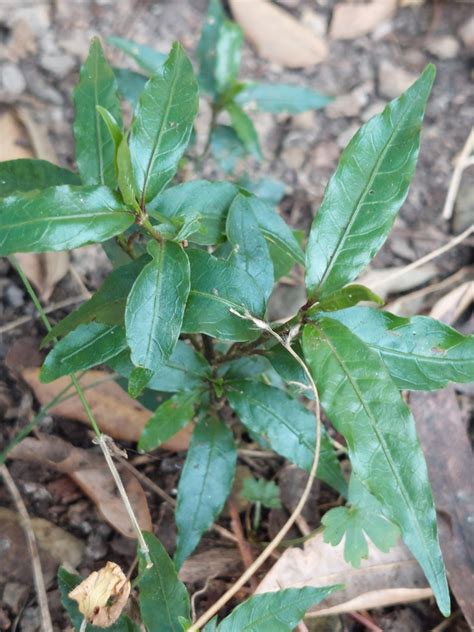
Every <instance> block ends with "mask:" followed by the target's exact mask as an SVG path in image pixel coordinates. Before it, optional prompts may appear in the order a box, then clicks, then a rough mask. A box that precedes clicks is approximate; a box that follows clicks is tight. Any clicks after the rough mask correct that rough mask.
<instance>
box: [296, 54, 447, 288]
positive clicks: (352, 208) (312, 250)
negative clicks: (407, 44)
mask: <svg viewBox="0 0 474 632" xmlns="http://www.w3.org/2000/svg"><path fill="white" fill-rule="evenodd" d="M434 76H435V68H434V66H433V65H429V66H427V67H426V69H425V71H424V72H423V73H422V75H421V76H420V78H419V79H418V80H417V81H416V82H415V83H414V84H413V85H412V86H411V88H409V89H408V90H407V91H406V92H405V93H404V94H402V96H401V97H399V98H398V99H395V100H394V101H391V102H390V103H389V104H388V105H387V107H386V108H385V110H384V111H383V113H382V114H380V115H378V116H374V117H373V118H372V119H370V121H369V122H368V123H366V124H365V125H363V126H362V127H361V128H360V130H359V131H358V132H357V133H356V135H355V136H354V137H353V138H352V140H351V141H350V143H349V145H348V146H347V147H346V149H345V150H344V152H343V154H342V156H341V159H340V161H339V166H338V168H337V170H336V173H335V174H334V175H333V177H332V178H331V180H330V182H329V184H328V187H327V189H326V193H325V195H324V199H323V202H322V205H321V208H320V209H319V211H318V212H317V214H316V217H315V219H314V221H313V225H312V227H311V233H310V236H309V242H308V248H307V251H306V285H307V287H308V291H309V292H310V294H311V295H312V296H317V295H318V296H326V295H327V294H330V293H331V292H333V291H334V290H337V289H339V288H340V287H342V286H343V285H345V284H346V283H349V282H350V281H352V280H353V279H355V278H356V277H357V275H358V274H359V272H360V271H361V270H362V269H363V268H364V267H365V266H366V265H367V264H368V263H369V261H370V260H371V259H372V258H373V257H374V255H375V253H376V252H377V251H378V250H379V248H380V247H381V246H382V244H383V243H384V241H385V239H386V238H387V235H388V233H389V232H390V229H391V227H392V224H393V222H394V220H395V217H396V214H397V213H398V210H399V208H400V206H401V205H402V204H403V202H404V201H405V198H406V196H407V194H408V189H409V185H410V181H411V179H412V177H413V173H414V171H415V165H416V160H417V158H418V151H419V144H420V129H421V123H422V120H423V113H424V110H425V105H426V101H427V99H428V96H429V94H430V90H431V86H432V84H433V80H434Z"/></svg>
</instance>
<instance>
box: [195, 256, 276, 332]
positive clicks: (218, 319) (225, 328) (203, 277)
mask: <svg viewBox="0 0 474 632" xmlns="http://www.w3.org/2000/svg"><path fill="white" fill-rule="evenodd" d="M187 254H188V257H189V261H190V264H191V291H190V293H189V299H188V303H187V305H186V312H185V314H184V322H183V333H187V334H193V333H204V334H208V335H209V336H213V337H214V338H220V339H222V340H234V341H243V340H252V339H254V338H256V337H257V336H258V330H257V329H256V327H255V326H254V325H253V324H252V323H250V322H249V321H247V320H245V319H242V318H240V317H239V316H236V315H234V314H233V313H232V312H231V311H230V310H231V309H234V310H236V311H237V312H239V313H242V312H243V311H244V310H245V309H247V310H248V311H249V312H250V313H251V314H253V315H254V316H257V317H260V318H261V317H262V316H263V314H264V312H265V298H264V295H263V292H262V290H261V289H260V287H259V286H258V285H257V284H256V282H255V281H254V280H253V279H252V277H251V276H249V275H248V274H247V273H246V272H245V270H242V269H241V268H237V267H236V266H234V265H232V264H230V263H227V262H226V261H223V260H221V259H216V257H213V256H212V255H210V254H208V253H207V252H205V251H204V250H191V249H189V250H188V251H187Z"/></svg>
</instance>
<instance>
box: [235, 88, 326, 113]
mask: <svg viewBox="0 0 474 632" xmlns="http://www.w3.org/2000/svg"><path fill="white" fill-rule="evenodd" d="M235 100H236V101H237V103H239V104H240V105H244V104H246V103H248V104H249V105H250V106H251V107H253V108H255V109H257V110H261V111H262V112H272V113H273V114H278V113H279V112H287V113H288V114H300V113H301V112H306V111H307V110H320V109H321V108H324V107H326V105H327V104H328V103H331V101H332V100H333V98H332V97H327V96H325V95H324V94H320V93H319V92H316V91H315V90H311V88H306V87H304V86H288V85H285V84H280V83H250V84H247V85H246V86H245V88H244V89H243V90H241V91H240V92H239V94H238V95H237V96H236V97H235Z"/></svg>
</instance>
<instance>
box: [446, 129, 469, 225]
mask: <svg viewBox="0 0 474 632" xmlns="http://www.w3.org/2000/svg"><path fill="white" fill-rule="evenodd" d="M473 151H474V129H471V132H470V134H469V136H468V137H467V140H466V142H465V144H464V147H463V148H462V151H461V153H460V154H459V157H458V158H457V160H456V166H455V167H454V171H453V175H452V178H451V182H450V184H449V189H448V194H447V195H446V202H445V203H444V208H443V213H442V216H443V219H446V220H449V219H451V217H452V215H453V209H454V203H455V201H456V195H457V193H458V191H459V185H460V184H461V177H462V173H463V171H464V169H465V168H466V167H467V166H468V165H469V164H472V160H470V156H471V154H472V152H473Z"/></svg>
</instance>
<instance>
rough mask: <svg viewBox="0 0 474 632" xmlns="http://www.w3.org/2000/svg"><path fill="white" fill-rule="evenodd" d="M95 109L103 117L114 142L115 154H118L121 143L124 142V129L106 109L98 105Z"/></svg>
mask: <svg viewBox="0 0 474 632" xmlns="http://www.w3.org/2000/svg"><path fill="white" fill-rule="evenodd" d="M95 109H96V110H97V112H98V113H99V114H100V115H101V117H102V120H103V121H104V123H105V124H106V126H107V129H108V131H109V134H110V136H111V138H112V140H113V141H114V148H115V153H117V151H118V148H119V145H120V143H121V142H122V138H123V133H122V128H121V126H120V125H119V123H118V122H117V120H116V119H115V117H114V116H113V115H112V114H111V112H109V111H108V110H107V109H106V108H104V107H102V106H101V105H96V106H95Z"/></svg>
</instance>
